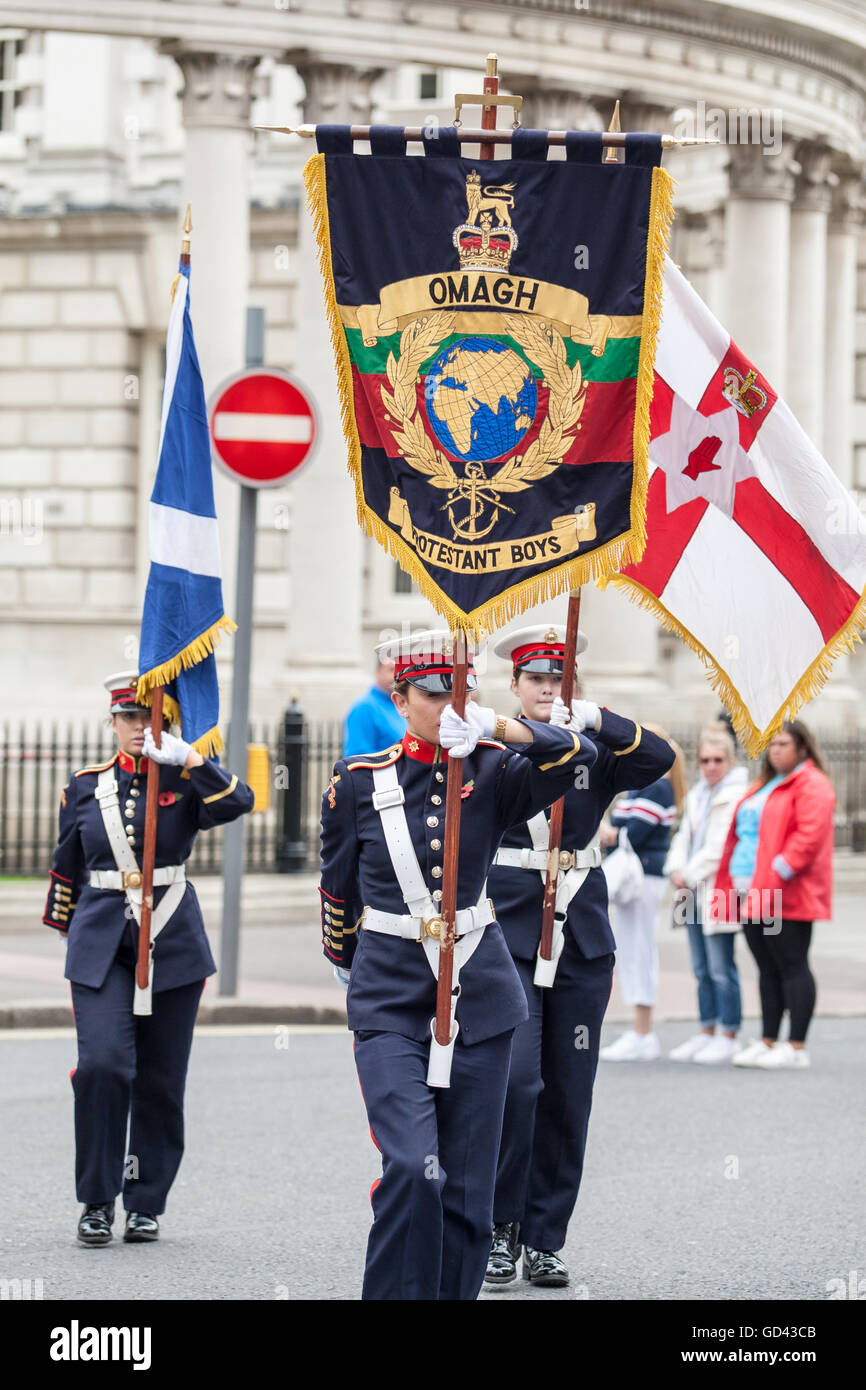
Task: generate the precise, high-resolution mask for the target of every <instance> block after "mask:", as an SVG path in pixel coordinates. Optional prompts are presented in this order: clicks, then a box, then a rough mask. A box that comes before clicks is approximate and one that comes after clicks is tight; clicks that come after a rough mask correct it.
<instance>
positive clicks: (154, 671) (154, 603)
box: [138, 262, 235, 757]
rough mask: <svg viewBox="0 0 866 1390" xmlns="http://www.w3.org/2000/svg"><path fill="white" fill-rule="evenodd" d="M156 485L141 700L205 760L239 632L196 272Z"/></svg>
mask: <svg viewBox="0 0 866 1390" xmlns="http://www.w3.org/2000/svg"><path fill="white" fill-rule="evenodd" d="M165 357H166V361H165V386H164V388H163V398H162V423H161V427H160V437H159V454H158V463H157V470H156V479H155V481H154V484H153V492H152V493H151V498H150V572H149V574H148V579H147V589H146V592H145V596H144V609H143V612H142V617H141V645H140V650H139V671H140V672H141V674H140V675H139V678H138V698H139V700H140V701H141V702H142V703H143V704H147V705H149V704H150V703H151V701H152V698H153V690H154V687H155V686H158V685H164V686H165V695H164V697H163V706H164V710H165V713H166V714H167V715H168V716H169V718H170V719H171V720H172V722H173V723H176V724H180V726H181V729H182V732H183V737H184V739H185V740H186V741H187V743H191V744H192V745H193V746H194V747H195V748H196V749H197V750H198V752H199V753H201V754H202V755H203V756H204V757H209V756H211V755H212V754H214V753H216V752H218V751H219V750H220V749H221V748H222V747H223V740H222V736H221V735H220V732H219V729H218V728H217V721H218V719H219V686H218V684H217V672H216V657H215V656H214V651H213V649H214V643H215V642H218V641H219V639H220V637H221V635H222V632H223V631H226V632H233V631H234V630H235V624H234V623H233V622H232V620H231V619H230V618H227V617H226V615H225V612H224V610H223V597H222V577H221V565H220V547H219V531H218V529H217V515H216V506H215V503H214V491H213V473H212V470H211V454H210V433H209V430H208V419H207V406H206V403H205V396H204V386H203V385H202V379H201V370H200V368H199V364H198V354H197V353H196V350H195V341H194V339H193V334H192V322H191V319H190V313H189V265H188V264H187V265H185V264H183V262H182V263H181V267H180V271H179V273H178V275H177V278H176V280H175V285H174V291H173V299H172V309H171V317H170V319H169V325H168V335H167V340H166V349H165Z"/></svg>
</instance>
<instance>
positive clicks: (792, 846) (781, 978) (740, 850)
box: [711, 719, 836, 1069]
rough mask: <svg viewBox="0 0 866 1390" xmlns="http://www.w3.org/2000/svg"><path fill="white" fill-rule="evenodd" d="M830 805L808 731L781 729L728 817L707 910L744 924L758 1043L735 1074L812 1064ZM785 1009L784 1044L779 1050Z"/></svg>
mask: <svg viewBox="0 0 866 1390" xmlns="http://www.w3.org/2000/svg"><path fill="white" fill-rule="evenodd" d="M835 804H836V796H835V793H834V791H833V788H832V787H831V785H830V782H829V780H828V778H827V775H826V768H825V765H824V761H823V759H822V757H821V755H820V753H819V752H818V749H817V747H816V745H815V741H814V739H813V737H812V735H811V733H810V732H809V730H808V729H807V727H806V725H805V724H803V723H802V722H801V721H800V720H799V719H796V720H794V721H793V722H792V723H786V724H784V725H783V727H782V729H781V730H780V732H779V733H778V734H777V735H776V737H775V738H774V739H773V741H772V743H771V744H770V745H769V747H768V749H767V751H766V753H765V755H764V761H763V763H762V766H761V774H760V776H759V778H758V780H757V781H756V782H755V783H753V785H752V786H751V787H750V788H749V790H748V791H747V793H746V795H745V797H744V798H743V799H742V801H740V802H739V804H738V806H737V808H736V810H735V812H734V818H733V821H732V822H731V828H730V831H729V832H728V838H727V841H726V844H725V848H724V851H723V853H722V859H721V863H720V864H719V872H718V875H717V877H716V886H715V891H714V893H713V902H712V906H711V911H712V913H713V915H714V916H715V917H717V918H718V919H719V920H722V921H730V920H736V916H737V915H739V917H740V918H741V919H742V921H743V925H744V932H745V937H746V941H747V943H748V946H749V950H750V951H751V952H752V955H753V956H754V958H755V961H756V963H757V966H758V971H759V975H760V979H759V984H760V992H761V1012H762V1015H763V1037H762V1038H760V1039H756V1040H755V1041H754V1042H752V1043H751V1044H750V1045H749V1046H748V1047H747V1048H746V1049H745V1050H744V1051H743V1052H740V1053H739V1054H738V1055H737V1056H736V1057H735V1058H734V1059H733V1060H734V1066H740V1067H762V1068H768V1069H772V1068H776V1067H797V1068H804V1067H808V1065H809V1055H808V1053H807V1051H806V1033H807V1030H808V1027H809V1022H810V1020H811V1018H812V1014H813V1012H814V1008H815V980H814V977H813V976H812V972H811V970H810V969H809V959H808V955H809V945H810V943H811V939H812V925H813V923H814V922H815V921H816V920H819V919H821V920H825V919H827V918H829V917H830V916H831V915H832V896H833V810H834V807H835ZM785 1010H787V1011H788V1013H789V1015H790V1036H789V1038H788V1041H787V1042H784V1043H779V1042H778V1037H779V1028H780V1025H781V1022H782V1015H783V1013H784V1012H785Z"/></svg>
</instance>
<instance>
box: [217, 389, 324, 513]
mask: <svg viewBox="0 0 866 1390" xmlns="http://www.w3.org/2000/svg"><path fill="white" fill-rule="evenodd" d="M210 437H211V447H212V450H213V456H214V459H215V461H216V462H217V464H219V466H220V467H221V468H222V469H223V471H224V472H225V473H228V474H229V475H230V477H232V478H234V479H235V481H236V482H240V483H245V484H246V486H247V487H277V486H278V485H279V484H280V483H284V482H285V481H286V479H287V478H290V477H291V476H292V475H293V474H294V473H296V472H297V471H298V469H299V468H300V467H301V465H302V464H303V463H305V462H306V460H307V458H308V456H309V453H310V450H311V449H312V447H313V442H314V440H315V437H316V417H315V413H314V411H313V405H312V402H311V400H310V398H309V396H307V394H306V393H305V392H304V391H303V390H302V388H301V387H300V386H298V385H297V384H296V383H295V382H294V381H292V379H291V377H290V376H288V375H287V374H286V373H285V372H278V371H274V370H272V369H270V368H268V369H265V368H263V367H254V368H251V369H249V370H248V371H245V372H240V373H239V374H238V375H237V376H235V377H231V378H230V379H229V380H228V381H225V382H223V384H222V385H221V386H220V388H219V390H218V391H217V393H216V395H215V396H214V397H213V398H212V399H211V402H210Z"/></svg>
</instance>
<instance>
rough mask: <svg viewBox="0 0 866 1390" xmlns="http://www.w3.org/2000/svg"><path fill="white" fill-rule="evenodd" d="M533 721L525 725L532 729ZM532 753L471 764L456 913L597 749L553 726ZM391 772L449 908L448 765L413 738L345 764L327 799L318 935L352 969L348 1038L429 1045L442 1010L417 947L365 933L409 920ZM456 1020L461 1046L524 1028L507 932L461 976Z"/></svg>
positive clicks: (538, 731) (497, 752) (420, 851)
mask: <svg viewBox="0 0 866 1390" xmlns="http://www.w3.org/2000/svg"><path fill="white" fill-rule="evenodd" d="M527 722H528V721H527ZM529 727H530V728H531V729H532V733H533V742H532V743H531V744H519V745H515V747H519V749H520V752H514V751H510V750H509V749H508V748H506V747H503V745H502V744H499V743H493V742H484V743H479V744H478V746H477V748H476V749H475V751H474V752H473V753H472V754H471V755H470V756H469V757H468V758H465V759H464V760H463V786H462V793H463V795H462V798H461V800H462V806H461V815H460V854H459V873H458V890H457V908H458V911H459V910H460V909H461V908H465V907H471V906H473V905H474V904H475V903H476V902H477V901H478V899H479V897H481V896H482V891H483V889H484V882H485V879H486V877H487V870H488V868H489V867H490V863H491V861H492V859H493V856H494V854H495V852H496V848H497V846H498V844H499V841H500V839H501V837H502V835H503V833H504V831H505V829H506V827H507V826H508V825H509V824H510V823H511V822H512V821H513V820H514V818H515V816H522V817H524V818H526V817H528V816H532V815H534V814H535V813H536V812H537V811H540V810H541V809H542V808H543V807H545V806H549V805H551V803H552V802H554V801H556V799H557V798H558V797H560V796H562V794H563V792H564V791H566V789H567V788H569V787H571V786H572V784H573V782H574V778H575V774H576V771H577V768H578V766H579V765H580V764H584V765H586V766H589V765H590V764H592V763H594V762H595V760H596V757H597V753H596V748H595V744H593V743H591V742H590V740H589V739H587V738H584V737H582V736H581V735H579V734H571V733H568V732H567V731H566V730H563V729H558V728H555V727H554V726H552V725H550V724H536V723H530V724H529ZM389 763H395V764H396V768H397V776H398V779H399V782H400V785H401V786H402V788H403V791H404V793H405V797H406V802H405V805H404V808H403V809H404V810H405V812H406V819H407V822H408V824H409V830H410V834H411V836H412V843H413V846H414V848H415V853H416V855H417V857H418V864H419V867H420V869H421V872H422V874H423V876H424V880H425V882H426V884H427V887H428V888H429V889H430V892H431V895H432V896H433V897H434V899H435V901H436V902H437V903H438V902H439V901H440V899H441V889H442V865H443V862H444V846H445V835H444V831H445V792H446V787H447V781H448V771H449V765H450V764H449V760H448V758H447V756H446V755H445V754H444V753H443V751H442V750H441V749H440V748H438V747H437V746H436V745H435V744H430V743H425V742H424V740H423V739H418V738H415V737H413V736H412V735H410V734H408V733H407V734H406V735H405V736H404V738H403V741H402V743H398V744H395V745H394V746H393V747H392V748H389V749H386V750H385V751H384V752H382V753H373V754H370V755H367V756H366V757H364V758H357V759H349V760H346V759H341V760H340V762H338V763H337V764H336V766H335V768H334V775H333V777H332V778H331V783H330V786H329V787H328V789H327V791H326V792H325V795H324V797H323V800H322V883H321V889H320V892H321V895H322V928H323V943H324V948H325V954H326V956H327V957H328V959H329V960H332V961H333V962H334V963H335V965H340V966H343V967H348V966H351V971H352V974H351V979H350V982H349V993H348V999H347V1005H348V1012H349V1027H350V1028H351V1029H352V1030H353V1031H357V1030H364V1031H366V1030H369V1031H383V1032H392V1033H403V1034H404V1035H405V1036H407V1037H410V1038H415V1039H417V1040H419V1041H423V1040H424V1039H425V1038H427V1037H429V1035H430V1019H431V1017H432V1016H433V1014H434V1013H435V1010H436V981H435V979H434V977H433V972H432V970H431V969H430V966H429V965H428V963H427V957H426V955H425V953H424V949H423V947H422V946H421V944H420V943H419V942H416V941H407V940H404V939H401V938H400V937H393V936H384V935H382V934H381V933H380V932H373V931H365V930H363V929H361V930H359V929H358V922H359V919H360V916H361V913H362V911H363V909H364V907H374V908H378V909H379V910H380V911H384V912H394V913H399V914H400V915H401V916H402V915H405V914H406V912H407V909H406V905H405V903H404V901H403V897H402V894H401V892H400V888H399V885H398V883H397V880H396V878H395V877H394V870H393V868H392V866H391V860H390V857H389V855H388V847H387V845H386V844H385V836H384V833H383V830H382V822H381V819H380V817H379V813H378V811H376V810H375V808H374V806H373V801H372V797H373V768H374V767H385V766H387V765H388V764H389ZM460 985H461V996H460V1003H459V1006H458V1009H457V1018H458V1021H459V1023H460V1033H461V1038H462V1040H463V1042H464V1043H475V1042H481V1041H483V1039H485V1038H490V1037H495V1036H496V1034H497V1033H503V1032H505V1031H506V1030H507V1029H509V1028H514V1027H516V1026H517V1024H518V1023H522V1022H523V1020H524V1019H525V1018H526V1017H527V1016H528V1015H527V1008H526V996H525V994H524V992H523V986H522V985H521V983H520V978H519V976H518V974H517V971H516V970H515V969H514V964H513V962H512V960H511V957H510V956H509V954H508V950H507V948H506V945H505V941H504V938H503V935H502V930H501V928H500V927H499V926H498V924H497V923H495V922H492V923H491V924H490V926H488V927H487V929H486V930H485V932H484V935H483V937H482V939H481V944H480V945H479V946H478V948H477V949H476V951H475V952H474V954H473V955H472V957H471V958H470V960H469V961H468V962H467V964H466V966H465V967H464V969H463V970H462V971H461V974H460Z"/></svg>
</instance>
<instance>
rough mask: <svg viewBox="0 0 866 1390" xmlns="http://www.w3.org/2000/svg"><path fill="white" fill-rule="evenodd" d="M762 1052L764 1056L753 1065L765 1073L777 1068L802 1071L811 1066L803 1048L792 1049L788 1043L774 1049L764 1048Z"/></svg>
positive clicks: (780, 1044)
mask: <svg viewBox="0 0 866 1390" xmlns="http://www.w3.org/2000/svg"><path fill="white" fill-rule="evenodd" d="M764 1052H765V1056H763V1057H759V1058H758V1059H757V1061H756V1062H755V1063H754V1065H755V1066H756V1067H762V1068H763V1069H764V1070H765V1071H773V1070H775V1069H776V1068H778V1067H792V1068H795V1069H796V1070H798V1071H802V1070H803V1069H804V1068H805V1067H808V1066H810V1065H811V1063H810V1062H809V1054H808V1052H807V1051H806V1049H805V1047H792V1046H791V1044H790V1043H789V1042H783V1043H777V1044H776V1046H775V1047H768V1048H765V1049H764Z"/></svg>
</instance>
